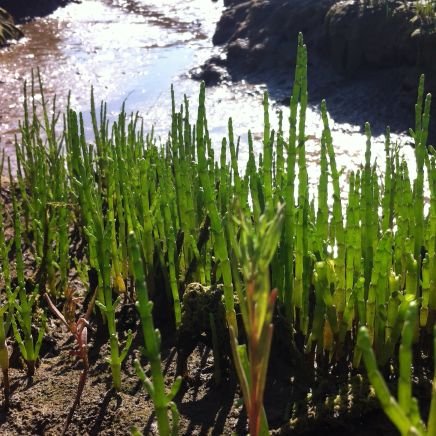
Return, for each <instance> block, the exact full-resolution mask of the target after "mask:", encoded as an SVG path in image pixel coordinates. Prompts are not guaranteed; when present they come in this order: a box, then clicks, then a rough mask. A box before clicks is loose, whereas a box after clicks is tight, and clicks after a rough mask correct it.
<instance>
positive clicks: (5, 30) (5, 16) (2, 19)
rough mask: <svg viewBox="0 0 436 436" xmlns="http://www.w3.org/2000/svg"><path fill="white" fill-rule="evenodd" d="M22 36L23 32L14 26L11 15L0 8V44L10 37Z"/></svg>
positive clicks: (17, 37)
mask: <svg viewBox="0 0 436 436" xmlns="http://www.w3.org/2000/svg"><path fill="white" fill-rule="evenodd" d="M22 36H23V32H21V30H20V29H18V27H16V26H15V24H14V19H13V18H12V16H11V15H10V14H9V13H8V12H7V11H5V10H4V9H3V8H0V46H1V45H3V44H5V43H6V42H7V41H8V40H10V39H19V38H21V37H22Z"/></svg>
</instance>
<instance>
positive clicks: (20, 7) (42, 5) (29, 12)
mask: <svg viewBox="0 0 436 436" xmlns="http://www.w3.org/2000/svg"><path fill="white" fill-rule="evenodd" d="M67 3H71V0H0V8H4V9H6V10H7V11H8V12H9V13H10V14H11V15H12V16H13V17H14V19H15V21H16V22H18V23H20V22H23V21H27V20H29V19H31V18H34V17H44V16H46V15H49V14H51V13H52V12H53V11H55V10H56V9H57V8H58V7H60V6H65V5H66V4H67Z"/></svg>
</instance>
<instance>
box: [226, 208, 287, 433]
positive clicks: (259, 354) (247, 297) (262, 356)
mask: <svg viewBox="0 0 436 436" xmlns="http://www.w3.org/2000/svg"><path fill="white" fill-rule="evenodd" d="M283 220H284V210H283V206H279V208H278V210H277V212H276V214H275V216H274V217H273V218H272V219H268V216H267V215H266V214H265V215H261V216H260V217H259V221H258V222H257V223H256V224H253V223H252V219H251V216H246V215H245V214H244V213H243V212H242V211H241V212H240V216H239V219H237V225H238V227H239V228H240V234H239V239H238V240H236V238H235V237H234V238H232V248H233V251H234V253H235V257H236V259H238V261H239V264H240V270H241V273H242V277H243V278H244V281H245V289H243V290H242V289H241V290H240V292H239V295H238V297H239V307H240V311H241V315H242V320H243V323H244V330H245V334H246V337H247V344H239V342H238V338H237V335H236V332H235V330H234V329H233V327H232V326H229V330H230V341H231V346H232V353H233V360H234V362H235V368H236V372H237V374H238V378H239V383H240V386H241V390H242V395H243V397H244V404H245V408H246V409H247V416H248V424H249V428H250V434H251V435H253V436H257V435H260V434H262V435H267V434H269V432H268V423H267V421H266V415H265V411H264V409H263V394H264V390H265V383H266V375H267V369H268V362H269V355H270V350H271V341H272V335H273V324H272V321H273V314H274V306H275V301H276V298H277V289H274V290H272V291H271V284H270V271H269V268H270V263H271V260H272V258H273V256H274V254H275V252H276V249H277V245H278V243H279V240H280V234H281V229H282V224H283ZM233 236H235V235H233Z"/></svg>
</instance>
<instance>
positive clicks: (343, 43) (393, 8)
mask: <svg viewBox="0 0 436 436" xmlns="http://www.w3.org/2000/svg"><path fill="white" fill-rule="evenodd" d="M413 18H414V13H413V11H412V10H411V9H410V8H408V7H406V6H405V4H404V3H403V2H401V1H395V2H391V3H389V5H388V7H387V6H386V5H385V4H382V3H378V2H373V3H370V4H365V5H364V6H362V3H360V2H356V1H352V0H345V1H339V2H338V3H336V4H334V5H333V6H332V7H331V8H330V10H329V11H328V13H327V15H326V21H325V23H326V38H327V40H328V46H329V51H330V57H331V61H332V63H333V65H334V66H335V67H336V68H337V69H338V70H340V71H345V72H348V73H352V72H354V71H357V70H358V69H359V68H361V67H362V66H374V67H390V66H395V65H405V64H406V65H413V64H415V63H416V46H415V44H414V43H413V38H412V37H411V35H412V33H413V31H414V26H416V25H417V24H416V23H417V21H416V20H413Z"/></svg>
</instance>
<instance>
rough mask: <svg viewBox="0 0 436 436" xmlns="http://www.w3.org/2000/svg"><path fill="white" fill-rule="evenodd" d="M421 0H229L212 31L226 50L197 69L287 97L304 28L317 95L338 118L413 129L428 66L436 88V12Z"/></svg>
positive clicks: (210, 78)
mask: <svg viewBox="0 0 436 436" xmlns="http://www.w3.org/2000/svg"><path fill="white" fill-rule="evenodd" d="M415 4H416V2H407V1H397V0H386V1H381V0H380V1H378V0H374V1H369V0H365V1H363V0H344V1H337V0H251V1H246V0H245V1H244V0H225V1H224V5H225V9H224V11H223V14H222V17H221V19H220V20H219V22H218V24H217V27H216V31H215V34H214V37H213V42H214V44H216V45H219V46H222V48H223V53H222V55H221V56H216V57H214V58H212V59H210V60H209V61H208V62H207V63H206V64H205V65H204V66H203V68H202V70H201V72H198V71H197V72H196V74H197V77H199V78H202V79H204V80H205V81H206V82H207V83H209V84H214V83H217V82H219V81H220V80H221V78H222V72H223V71H225V69H227V71H228V74H229V75H230V76H231V78H232V79H233V80H240V79H245V80H248V81H252V82H261V81H265V82H267V84H268V85H269V90H270V93H271V94H272V95H273V96H275V97H278V98H283V99H285V100H287V96H288V95H289V83H290V82H291V81H290V76H292V71H293V69H294V66H295V55H296V46H297V44H296V41H297V36H298V33H299V32H302V33H303V35H304V39H305V42H306V44H307V46H308V55H309V72H308V73H309V96H310V98H311V102H313V103H319V102H320V100H321V99H322V98H326V99H327V104H328V107H329V111H330V113H331V114H332V115H333V117H334V119H335V120H336V121H338V122H353V123H355V124H358V125H363V123H364V122H365V121H370V122H371V124H372V126H373V128H374V129H375V133H382V132H383V131H384V129H385V126H386V125H387V124H389V125H390V126H391V128H392V129H393V130H394V131H398V132H402V131H407V129H408V128H409V127H412V123H413V120H414V118H413V117H414V114H413V104H414V101H415V98H416V88H417V84H418V77H419V75H420V74H421V73H425V74H426V78H427V90H428V91H432V92H433V93H435V91H436V56H434V53H435V52H436V20H434V19H430V18H428V17H425V16H423V15H422V14H421V13H419V12H418V11H417V10H416V7H415ZM434 124H435V123H433V130H434V127H435V126H434ZM433 133H434V132H433ZM435 137H436V136H435Z"/></svg>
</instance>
